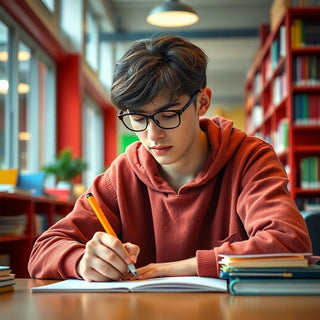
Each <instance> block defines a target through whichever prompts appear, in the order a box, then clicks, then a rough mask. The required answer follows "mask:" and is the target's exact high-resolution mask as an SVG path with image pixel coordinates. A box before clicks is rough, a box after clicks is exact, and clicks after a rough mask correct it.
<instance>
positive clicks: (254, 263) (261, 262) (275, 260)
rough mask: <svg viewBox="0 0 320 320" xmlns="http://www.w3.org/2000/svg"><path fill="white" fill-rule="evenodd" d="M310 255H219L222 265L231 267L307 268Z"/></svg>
mask: <svg viewBox="0 0 320 320" xmlns="http://www.w3.org/2000/svg"><path fill="white" fill-rule="evenodd" d="M310 255H311V254H310V253H279V254H278V253H276V254H252V255H219V257H220V258H221V260H220V264H222V265H225V266H229V267H239V268H240V267H241V268H250V267H254V268H259V267H307V266H308V259H307V258H306V256H310Z"/></svg>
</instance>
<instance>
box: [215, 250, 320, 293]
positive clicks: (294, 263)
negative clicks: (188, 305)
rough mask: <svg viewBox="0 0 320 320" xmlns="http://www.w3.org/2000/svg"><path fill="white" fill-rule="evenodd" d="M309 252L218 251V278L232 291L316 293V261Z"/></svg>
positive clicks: (319, 288)
mask: <svg viewBox="0 0 320 320" xmlns="http://www.w3.org/2000/svg"><path fill="white" fill-rule="evenodd" d="M309 256H311V253H287V254H281V253H279V254H251V255H220V258H221V260H220V265H221V267H220V278H222V279H226V280H228V286H229V291H230V293H232V294H235V295H319V294H320V265H316V264H310V265H309V263H308V257H309Z"/></svg>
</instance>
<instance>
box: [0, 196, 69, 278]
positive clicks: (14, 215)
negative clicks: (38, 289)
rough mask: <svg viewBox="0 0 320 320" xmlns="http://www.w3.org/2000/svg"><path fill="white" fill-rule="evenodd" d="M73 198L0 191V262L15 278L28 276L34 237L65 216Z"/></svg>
mask: <svg viewBox="0 0 320 320" xmlns="http://www.w3.org/2000/svg"><path fill="white" fill-rule="evenodd" d="M73 205H74V202H73V201H59V200H55V199H52V198H49V197H33V196H29V195H24V194H15V193H6V192H0V221H1V222H0V225H1V229H0V261H1V263H0V264H7V265H10V267H11V269H12V272H13V273H15V274H16V277H19V278H23V277H29V274H28V270H27V265H28V260H29V256H30V253H31V249H32V246H33V244H34V241H35V239H36V238H37V237H38V236H39V235H40V234H41V233H42V232H43V231H44V230H46V229H47V228H48V227H49V226H51V225H52V224H53V223H54V222H56V221H57V220H59V219H61V218H62V217H63V216H65V215H67V214H68V213H69V212H70V211H71V210H72V208H73Z"/></svg>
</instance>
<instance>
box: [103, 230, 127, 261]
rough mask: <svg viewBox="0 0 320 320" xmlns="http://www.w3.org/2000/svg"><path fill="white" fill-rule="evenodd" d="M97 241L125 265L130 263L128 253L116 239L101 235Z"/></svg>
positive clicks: (105, 234) (104, 234)
mask: <svg viewBox="0 0 320 320" xmlns="http://www.w3.org/2000/svg"><path fill="white" fill-rule="evenodd" d="M99 239H100V241H101V243H102V244H103V245H105V246H106V247H108V248H110V249H111V250H112V251H113V252H114V253H115V254H116V255H117V256H119V257H120V259H121V260H122V261H123V262H124V263H125V264H126V265H128V264H130V263H132V261H131V259H130V255H129V253H128V251H127V250H126V248H125V246H124V245H123V243H122V242H121V241H120V240H119V239H118V238H116V237H114V236H112V235H109V234H107V233H103V235H101V236H100V238H99Z"/></svg>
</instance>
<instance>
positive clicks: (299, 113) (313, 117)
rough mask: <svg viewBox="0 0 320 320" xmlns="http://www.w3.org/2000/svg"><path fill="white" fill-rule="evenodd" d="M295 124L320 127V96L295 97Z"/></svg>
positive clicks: (300, 95)
mask: <svg viewBox="0 0 320 320" xmlns="http://www.w3.org/2000/svg"><path fill="white" fill-rule="evenodd" d="M293 123H294V124H295V125H320V94H306V93H301V94H295V95H293Z"/></svg>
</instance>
